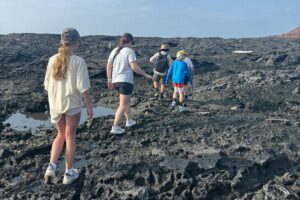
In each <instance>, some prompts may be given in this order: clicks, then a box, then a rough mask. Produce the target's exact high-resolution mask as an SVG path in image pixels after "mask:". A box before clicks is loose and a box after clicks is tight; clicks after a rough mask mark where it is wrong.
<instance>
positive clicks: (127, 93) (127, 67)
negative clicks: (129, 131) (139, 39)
mask: <svg viewBox="0 0 300 200" xmlns="http://www.w3.org/2000/svg"><path fill="white" fill-rule="evenodd" d="M132 45H134V40H133V36H132V35H131V34H130V33H124V34H123V36H122V37H121V39H120V41H119V44H118V47H116V48H115V49H113V50H112V52H111V53H110V55H109V58H108V62H107V65H106V75H107V86H108V88H109V89H114V88H115V89H116V90H117V91H118V93H119V98H120V99H119V106H118V108H117V111H116V114H115V119H114V123H113V126H112V128H111V131H110V133H112V134H117V135H120V134H122V133H124V132H125V130H124V129H122V128H121V127H120V123H121V120H122V118H123V115H124V116H125V118H126V124H125V126H126V127H131V126H133V125H135V124H136V122H135V121H134V120H132V116H131V109H130V98H131V94H132V91H133V72H136V73H137V74H139V75H141V76H144V77H145V78H149V79H151V80H152V76H150V75H149V74H147V73H145V72H144V70H142V69H141V68H140V67H139V66H138V64H137V62H136V56H135V52H134V50H133V49H132V48H131V47H132Z"/></svg>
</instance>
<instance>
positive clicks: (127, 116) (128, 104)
mask: <svg viewBox="0 0 300 200" xmlns="http://www.w3.org/2000/svg"><path fill="white" fill-rule="evenodd" d="M126 96H127V97H128V98H127V99H126V101H127V106H126V109H125V113H124V115H125V118H126V120H127V121H128V120H130V119H132V116H131V108H130V95H126Z"/></svg>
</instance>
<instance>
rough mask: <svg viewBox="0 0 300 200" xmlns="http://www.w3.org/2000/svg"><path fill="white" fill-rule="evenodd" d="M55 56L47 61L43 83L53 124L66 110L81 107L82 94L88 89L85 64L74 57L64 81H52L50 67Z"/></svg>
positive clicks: (81, 59)
mask: <svg viewBox="0 0 300 200" xmlns="http://www.w3.org/2000/svg"><path fill="white" fill-rule="evenodd" d="M56 56H57V54H56V55H54V56H52V57H51V58H50V59H49V62H48V66H47V71H46V76H45V81H44V86H45V90H47V91H48V101H49V106H50V115H51V122H53V123H56V122H58V121H59V119H60V117H61V115H62V114H63V113H66V112H67V111H68V110H70V109H73V108H80V107H83V102H82V93H83V92H85V91H87V90H88V89H89V88H90V81H89V76H88V69H87V66H86V63H85V61H84V59H83V58H81V57H79V56H76V55H72V56H70V60H69V66H68V71H67V74H66V79H62V80H56V79H54V78H53V76H52V67H53V64H54V61H55V58H56Z"/></svg>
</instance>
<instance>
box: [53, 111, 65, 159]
mask: <svg viewBox="0 0 300 200" xmlns="http://www.w3.org/2000/svg"><path fill="white" fill-rule="evenodd" d="M65 120H66V119H65V115H64V114H63V115H62V116H61V118H60V120H59V121H58V122H57V123H56V129H57V135H56V137H55V139H54V141H53V144H52V148H51V157H50V163H57V160H58V157H59V156H60V154H61V152H62V149H63V147H64V143H65V126H66V121H65Z"/></svg>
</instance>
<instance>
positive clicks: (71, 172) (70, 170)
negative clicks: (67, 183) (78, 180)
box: [66, 168, 73, 176]
mask: <svg viewBox="0 0 300 200" xmlns="http://www.w3.org/2000/svg"><path fill="white" fill-rule="evenodd" d="M66 173H67V174H69V175H71V176H73V168H71V169H67V170H66Z"/></svg>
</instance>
